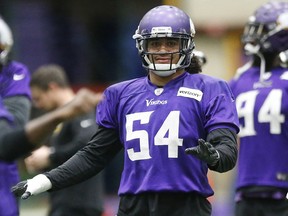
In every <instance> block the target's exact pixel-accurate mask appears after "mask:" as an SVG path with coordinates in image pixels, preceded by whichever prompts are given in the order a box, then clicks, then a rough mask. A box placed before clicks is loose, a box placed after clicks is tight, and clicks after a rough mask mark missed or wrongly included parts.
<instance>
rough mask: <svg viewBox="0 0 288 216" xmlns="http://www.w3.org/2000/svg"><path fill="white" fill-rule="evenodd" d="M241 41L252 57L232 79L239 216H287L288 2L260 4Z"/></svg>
mask: <svg viewBox="0 0 288 216" xmlns="http://www.w3.org/2000/svg"><path fill="white" fill-rule="evenodd" d="M242 43H243V45H244V50H245V52H246V53H247V54H248V55H249V56H250V57H251V60H250V61H249V62H248V63H247V64H246V65H245V66H243V67H241V68H240V69H238V71H237V73H236V74H235V77H234V78H233V79H232V80H231V82H230V86H231V89H232V91H233V93H234V95H235V98H236V107H237V111H238V115H239V121H240V132H239V138H240V149H239V161H238V165H239V166H237V167H238V174H237V182H236V189H237V190H236V197H235V198H236V210H235V212H236V216H246V215H249V216H258V215H261V216H276V215H277V216H284V215H285V216H286V215H288V202H287V199H286V194H287V192H288V178H287V177H288V165H287V164H288V157H287V155H288V143H287V140H288V133H287V127H288V101H287V99H286V98H287V97H288V68H287V55H286V54H285V53H286V52H285V50H287V49H288V2H279V1H278V2H276V1H275V2H273V1H272V2H269V3H266V4H263V5H262V6H260V7H259V8H258V9H257V10H256V11H255V12H254V14H253V15H252V16H251V17H249V21H248V23H247V24H246V26H245V28H244V33H243V36H242ZM285 56H286V58H285ZM281 65H284V66H285V67H282V66H281Z"/></svg>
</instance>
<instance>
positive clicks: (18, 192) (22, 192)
mask: <svg viewBox="0 0 288 216" xmlns="http://www.w3.org/2000/svg"><path fill="white" fill-rule="evenodd" d="M27 187H28V184H27V180H25V181H21V182H19V183H18V184H16V185H15V186H13V187H12V188H11V192H12V193H13V194H14V195H15V196H16V197H20V196H21V198H22V199H28V197H29V196H31V193H30V192H28V191H26V190H27Z"/></svg>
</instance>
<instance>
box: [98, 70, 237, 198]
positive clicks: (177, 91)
mask: <svg viewBox="0 0 288 216" xmlns="http://www.w3.org/2000/svg"><path fill="white" fill-rule="evenodd" d="M97 123H98V124H99V125H100V126H103V127H105V128H113V129H117V130H118V131H119V134H120V140H121V142H122V143H123V145H124V158H125V159H124V163H125V165H124V170H123V172H122V178H121V183H120V188H119V195H122V194H139V193H141V192H148V191H150V192H160V191H175V192H198V193H200V194H202V195H203V196H205V197H208V196H211V195H212V194H213V191H212V189H211V187H210V186H209V183H208V179H207V171H208V167H207V164H206V163H205V162H202V161H200V160H199V159H197V158H196V157H193V156H191V155H187V154H185V149H186V148H188V147H192V146H196V145H198V142H197V140H198V139H199V138H203V139H205V138H206V136H207V134H208V133H209V132H210V131H212V130H215V129H218V128H228V129H231V130H232V131H235V132H238V117H237V113H236V108H235V104H234V99H233V96H232V94H231V91H230V88H229V87H228V85H227V83H226V82H225V81H222V80H220V79H216V78H212V77H209V76H206V75H203V74H189V73H186V72H185V73H183V74H182V75H180V76H179V77H177V78H175V79H173V80H171V81H170V82H169V83H168V84H166V85H165V87H163V88H159V87H157V86H155V85H154V84H152V83H151V82H150V81H149V79H148V77H143V78H139V79H134V80H130V81H124V82H121V83H118V84H115V85H112V86H110V87H109V88H107V89H106V91H105V97H104V100H103V101H102V102H100V104H99V105H98V108H97Z"/></svg>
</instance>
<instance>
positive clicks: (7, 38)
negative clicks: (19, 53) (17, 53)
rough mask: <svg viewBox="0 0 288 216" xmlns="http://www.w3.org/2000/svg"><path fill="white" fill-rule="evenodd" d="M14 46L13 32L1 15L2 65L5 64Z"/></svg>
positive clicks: (0, 56)
mask: <svg viewBox="0 0 288 216" xmlns="http://www.w3.org/2000/svg"><path fill="white" fill-rule="evenodd" d="M12 46H13V38H12V32H11V30H10V28H9V26H8V25H7V24H6V23H5V21H4V20H3V19H2V18H1V17H0V65H5V64H6V63H7V60H8V54H9V53H10V51H11V48H12Z"/></svg>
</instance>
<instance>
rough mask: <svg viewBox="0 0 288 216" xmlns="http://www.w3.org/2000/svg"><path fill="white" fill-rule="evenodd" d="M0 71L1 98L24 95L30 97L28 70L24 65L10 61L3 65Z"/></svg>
mask: <svg viewBox="0 0 288 216" xmlns="http://www.w3.org/2000/svg"><path fill="white" fill-rule="evenodd" d="M1 73H2V74H1V77H0V80H1V83H2V86H1V88H0V94H1V96H2V97H3V98H7V97H13V96H26V97H28V98H29V99H31V91H30V86H29V83H30V71H29V70H28V68H27V67H26V66H25V65H23V64H21V63H18V62H15V61H12V62H11V63H10V64H8V65H7V66H5V67H3V69H2V72H1Z"/></svg>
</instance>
